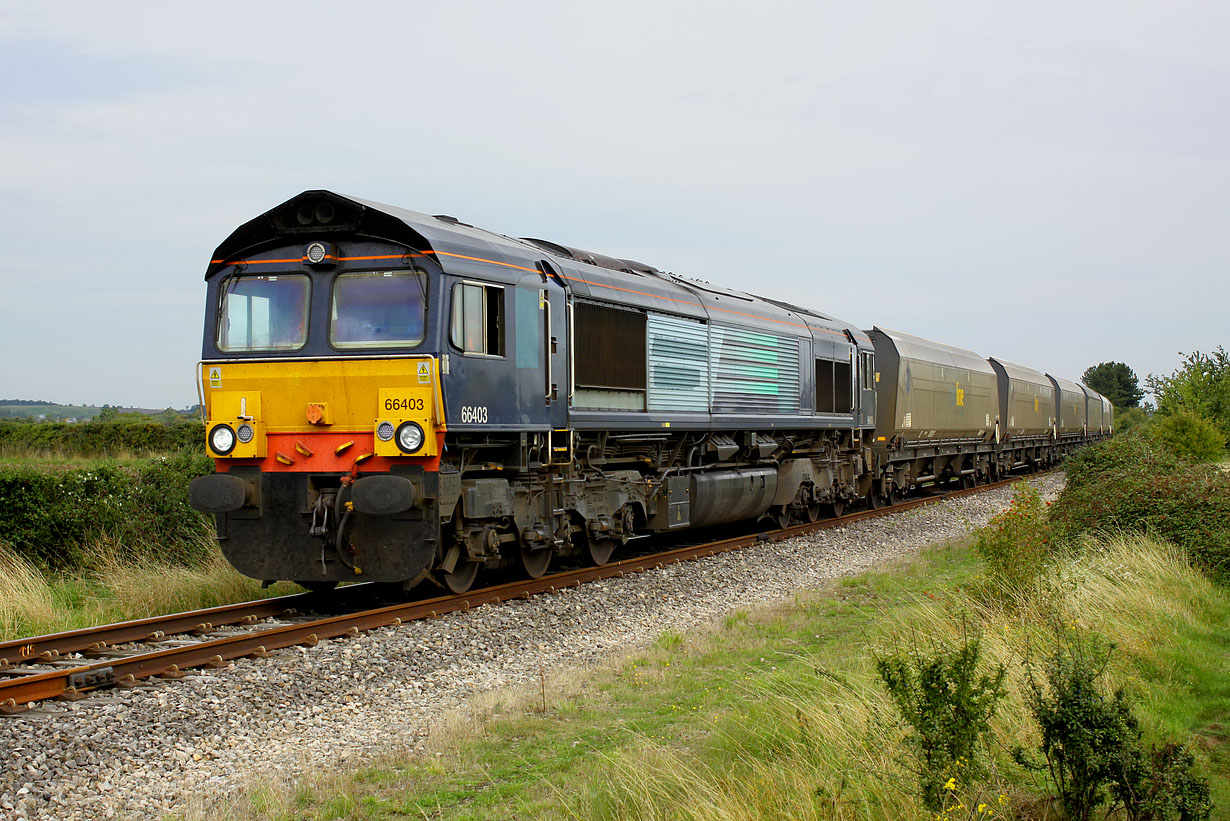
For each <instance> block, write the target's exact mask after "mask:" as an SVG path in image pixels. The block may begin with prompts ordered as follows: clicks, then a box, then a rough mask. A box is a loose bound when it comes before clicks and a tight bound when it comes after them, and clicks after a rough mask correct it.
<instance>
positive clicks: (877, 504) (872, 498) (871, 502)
mask: <svg viewBox="0 0 1230 821" xmlns="http://www.w3.org/2000/svg"><path fill="white" fill-rule="evenodd" d="M882 507H884V497H883V496H881V495H880V494H878V493H876V492H875V491H874V490H872V491H870V492H868V493H867V509H868V510H879V509H880V508H882Z"/></svg>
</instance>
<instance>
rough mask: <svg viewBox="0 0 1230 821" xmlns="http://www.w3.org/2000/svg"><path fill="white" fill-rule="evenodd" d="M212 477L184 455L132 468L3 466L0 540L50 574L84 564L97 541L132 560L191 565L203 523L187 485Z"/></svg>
mask: <svg viewBox="0 0 1230 821" xmlns="http://www.w3.org/2000/svg"><path fill="white" fill-rule="evenodd" d="M212 471H213V464H212V462H211V461H210V460H209V459H208V458H207V457H204V456H201V455H194V454H187V453H185V454H181V455H178V456H172V457H158V458H156V459H152V460H150V461H149V462H148V463H147V464H144V465H141V466H139V467H137V468H120V467H118V466H116V465H113V464H109V463H102V464H99V465H96V466H94V467H91V468H89V469H81V470H65V471H56V472H50V471H45V470H38V469H34V468H28V467H6V468H0V509H3V510H4V511H5V515H4V516H3V517H0V540H3V541H6V542H8V543H9V544H11V545H12V546H13V548H14V549H15V550H16V551H17V552H18V553H20V554H22V555H23V556H25V557H26V559H28V560H30V561H33V562H35V563H37V564H39V565H41V566H43V567H47V568H53V569H59V568H65V567H68V566H70V565H73V564H77V563H80V562H82V561H83V559H84V558H85V557H84V555H83V550H84V549H85V548H86V547H87V546H88V545H90V544H91V543H93V542H96V541H99V540H105V541H114V542H117V543H119V544H121V545H122V546H123V548H124V549H125V550H127V551H128V552H130V553H132V554H133V555H139V554H140V553H142V552H152V551H156V552H157V557H158V558H161V559H163V560H166V561H175V560H180V561H194V560H196V559H199V558H200V556H199V553H200V545H201V539H200V535H201V533H202V531H203V530H204V529H206V528H207V527H208V519H207V518H206V517H205V516H203V515H202V514H200V513H198V512H197V511H195V510H193V509H192V508H191V506H190V505H189V504H188V482H189V481H191V480H192V479H193V478H195V477H197V476H202V475H205V474H207V473H211V472H212Z"/></svg>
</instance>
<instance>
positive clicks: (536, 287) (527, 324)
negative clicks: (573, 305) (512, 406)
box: [514, 263, 569, 430]
mask: <svg viewBox="0 0 1230 821" xmlns="http://www.w3.org/2000/svg"><path fill="white" fill-rule="evenodd" d="M543 266H544V267H546V266H547V263H543ZM548 270H549V268H548ZM514 303H515V314H516V315H515V317H514V322H515V328H516V330H515V335H516V340H515V345H516V350H515V352H514V362H515V365H516V368H517V386H518V393H519V394H520V399H521V406H522V408H523V409H524V414H525V421H526V422H527V424H529V425H531V426H534V427H539V426H541V427H542V428H549V429H551V430H562V429H564V428H566V427H567V425H568V416H567V409H568V391H569V382H568V346H567V344H566V341H567V338H568V317H567V312H566V305H567V300H566V292H565V288H564V286H563V284H562V282H561V281H560V280H558V279H556V278H555V277H553V276H549V275H547V274H546V273H545V272H544V273H543V274H540V275H535V274H531V275H529V276H525V277H522V278H521V280H520V281H519V282H518V283H517V287H516V289H515V295H514Z"/></svg>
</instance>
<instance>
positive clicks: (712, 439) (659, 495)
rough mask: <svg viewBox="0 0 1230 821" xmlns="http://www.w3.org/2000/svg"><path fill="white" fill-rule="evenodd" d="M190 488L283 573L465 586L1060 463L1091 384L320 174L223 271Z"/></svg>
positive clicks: (1087, 431)
mask: <svg viewBox="0 0 1230 821" xmlns="http://www.w3.org/2000/svg"><path fill="white" fill-rule="evenodd" d="M205 279H206V283H207V297H206V307H205V332H204V344H203V353H202V359H201V362H200V363H199V364H198V369H197V384H198V390H199V392H200V397H201V407H202V409H203V415H204V418H205V423H206V443H205V445H206V449H207V451H208V453H209V455H210V456H211V457H212V458H213V459H214V460H215V465H216V472H215V473H214V474H213V475H210V476H204V477H200V478H198V479H195V480H194V481H193V482H192V484H191V487H190V491H189V495H190V499H191V502H192V504H193V506H194V507H195V508H196V509H198V510H201V511H204V512H207V513H211V514H213V515H214V516H215V519H216V525H217V536H218V539H219V542H220V544H221V547H222V550H223V552H224V554H225V555H226V557H227V559H228V560H229V561H230V562H231V563H232V564H234V566H235V567H236V568H238V569H239V570H240V571H241V572H243V573H244V574H246V575H248V576H251V577H253V578H256V579H261V580H264V581H266V582H272V581H275V580H292V581H296V582H298V583H300V584H302V585H304V586H306V587H308V588H312V589H320V588H328V587H330V586H333V585H335V584H337V583H338V582H340V581H345V580H364V581H366V580H373V581H379V582H387V583H394V584H399V585H404V586H406V587H411V586H414V585H417V584H419V583H421V582H424V581H429V582H433V583H435V584H438V585H441V586H443V587H445V588H447V589H448V590H451V591H454V592H461V591H464V590H466V589H468V588H469V587H470V586H471V585H472V584H473V583H474V580H475V578H476V576H477V574H478V573H479V571H480V570H482V569H483V568H489V569H490V568H498V567H504V566H516V567H517V568H518V569H519V570H520V572H522V573H524V574H526V575H528V576H531V577H538V576H541V575H542V574H543V573H545V572H546V571H547V569H548V567H549V566H550V564H551V563H552V561H554V560H556V559H557V558H560V557H574V560H579V561H584V562H589V563H594V564H603V563H606V562H607V561H609V560H610V559H611V557H612V556H613V555H614V554H615V553H616V552H617V551H618V550H619V549H620V547H621V546H623V545H625V544H627V543H628V542H629V541H630V540H632V539H636V538H639V537H643V536H646V535H650V534H654V533H666V532H673V531H678V530H682V529H685V528H694V527H701V526H708V525H717V524H723V523H728V522H735V521H741V520H746V519H757V518H762V517H767V518H771V519H772V520H774V521H776V522H777V523H779V524H782V525H786V524H789V523H791V522H802V521H815V520H817V519H819V518H820V517H822V516H832V515H841V513H842V511H843V509H844V508H845V507H846V506H847V505H849V504H852V503H856V502H860V501H865V502H866V503H868V504H870V505H873V506H874V505H879V504H882V503H887V502H889V501H891V500H893V499H895V498H897V497H898V496H900V495H901V494H904V493H907V492H909V491H911V490H912V489H915V488H919V487H922V486H926V485H945V484H948V483H951V484H954V485H956V484H961V485H967V486H968V485H972V484H975V483H979V482H984V481H989V480H991V479H994V478H996V477H998V476H1001V475H1004V474H1006V473H1008V472H1009V471H1012V470H1016V469H1037V468H1040V467H1042V466H1046V465H1049V464H1052V463H1054V462H1056V461H1058V460H1059V459H1061V458H1062V457H1063V455H1064V454H1065V453H1067V452H1068V451H1070V450H1071V449H1072V448H1074V447H1077V446H1079V445H1080V444H1083V443H1084V442H1086V441H1088V440H1090V439H1093V438H1097V437H1100V436H1104V435H1106V434H1108V433H1109V432H1110V431H1111V427H1112V422H1113V419H1112V411H1111V407H1110V403H1109V402H1108V401H1107V400H1106V399H1105V398H1103V397H1101V396H1100V395H1098V394H1096V393H1094V392H1092V391H1090V390H1089V389H1088V388H1085V387H1083V386H1080V385H1077V384H1075V383H1072V382H1069V381H1067V380H1064V379H1058V378H1055V377H1052V376H1049V375H1047V374H1043V373H1042V372H1039V371H1036V370H1033V369H1031V368H1028V367H1024V366H1021V365H1015V364H1012V363H1010V362H1004V361H1002V360H998V359H990V360H988V359H984V358H982V357H981V356H979V355H977V354H974V353H972V352H970V351H966V350H963V349H960V348H954V347H951V346H948V345H942V344H938V343H935V342H931V341H928V340H925V339H922V338H919V337H916V336H911V335H909V334H904V333H899V332H896V331H892V330H887V329H882V328H874V329H873V330H871V331H864V330H860V329H858V328H857V327H856V326H854V325H852V324H850V323H848V322H844V321H842V320H840V319H837V318H835V317H832V316H829V315H827V314H823V313H820V312H819V311H816V310H813V309H810V308H805V307H801V306H798V305H793V304H789V303H786V302H782V301H779V300H773V299H767V298H763V297H757V296H752V295H750V294H746V293H741V292H738V291H733V290H729V289H726V288H721V287H717V286H714V285H711V284H709V283H707V282H704V281H700V280H694V279H689V278H684V277H680V276H676V275H673V274H669V273H665V272H663V271H660V270H658V269H656V268H654V267H652V266H649V265H646V264H643V263H640V262H635V261H633V260H627V259H617V258H613V257H609V256H605V255H602V254H597V253H593V252H589V251H583V250H580V249H577V248H572V247H568V246H565V245H560V244H557V243H555V242H550V241H546V240H540V239H516V238H512V237H507V236H503V235H500V234H495V233H492V232H489V231H485V230H482V229H480V228H476V227H474V226H472V225H468V224H466V223H464V222H461V221H460V220H458V219H456V218H453V217H449V216H443V215H441V216H428V215H425V214H419V213H415V212H412V211H407V210H403V209H401V208H395V207H392V206H388V205H383V204H380V203H376V202H370V201H367V200H363V199H358V198H355V197H346V196H341V195H338V194H336V193H332V192H329V191H307V192H304V193H302V194H300V195H299V196H296V197H294V198H293V199H291V200H289V201H287V202H285V203H283V204H282V205H279V206H277V207H276V208H273V209H272V210H270V211H268V212H267V213H265V214H262V215H261V216H259V217H257V218H255V219H253V220H251V221H250V222H248V223H246V224H244V225H242V226H240V227H239V228H238V229H237V230H235V231H234V232H233V233H232V234H231V235H230V236H229V237H228V238H227V239H226V240H225V241H224V242H223V243H222V244H221V245H219V246H218V248H217V250H216V251H215V252H214V254H213V257H212V259H211V261H210V263H209V266H208V268H207V270H206V275H205Z"/></svg>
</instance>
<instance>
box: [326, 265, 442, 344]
mask: <svg viewBox="0 0 1230 821" xmlns="http://www.w3.org/2000/svg"><path fill="white" fill-rule="evenodd" d="M426 306H427V274H425V273H424V272H422V271H363V272H356V273H347V274H339V275H338V277H337V279H335V280H334V281H333V308H332V317H331V321H330V325H329V341H330V343H332V345H333V347H335V348H413V347H415V346H416V345H418V344H420V343H421V342H422V341H423V327H424V320H425V318H426V310H427V308H426Z"/></svg>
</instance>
